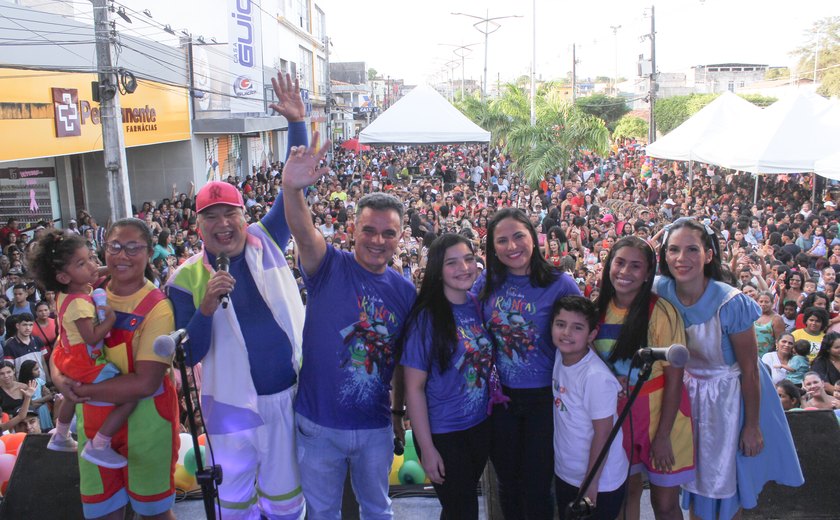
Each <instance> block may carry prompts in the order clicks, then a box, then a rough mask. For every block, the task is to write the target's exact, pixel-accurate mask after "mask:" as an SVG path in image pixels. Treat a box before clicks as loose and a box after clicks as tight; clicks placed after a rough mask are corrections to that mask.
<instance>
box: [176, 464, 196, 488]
mask: <svg viewBox="0 0 840 520" xmlns="http://www.w3.org/2000/svg"><path fill="white" fill-rule="evenodd" d="M175 487H176V488H178V489H183V490H184V491H193V490H195V489H198V487H199V486H198V482H196V480H195V475H193V474H192V473H189V472H188V471H187V468H185V467H184V466H181V465H180V464H179V465H177V466H176V467H175Z"/></svg>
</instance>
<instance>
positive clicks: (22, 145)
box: [0, 68, 190, 161]
mask: <svg viewBox="0 0 840 520" xmlns="http://www.w3.org/2000/svg"><path fill="white" fill-rule="evenodd" d="M95 80H96V75H95V74H81V73H65V72H50V71H27V70H17V69H3V68H0V136H3V138H2V139H0V161H12V160H21V159H31V158H36V157H53V156H58V155H68V154H76V153H84V152H92V151H97V150H102V126H101V125H100V124H98V121H97V118H96V117H93V115H94V114H95V113H96V112H98V110H99V103H95V102H93V101H92V100H91V82H92V81H95ZM53 88H63V89H77V91H78V115H79V118H80V122H81V124H80V128H81V135H79V136H68V137H56V122H55V118H54V114H55V109H54V104H53V98H52V89H53ZM120 102H121V105H122V109H123V110H125V109H128V108H130V109H138V110H142V109H146V108H147V106H148V109H149V111H151V109H154V111H155V115H154V121H150V120H149V119H150V117H148V116H147V117H146V119H147V120H146V121H145V122H142V123H139V122H138V123H135V122H128V121H125V120H124V121H123V132H124V135H125V145H126V147H131V146H140V145H145V144H155V143H165V142H170V141H183V140H187V139H189V138H190V117H189V105H188V102H189V98H188V95H187V91H186V89H181V88H176V87H171V86H169V85H163V84H160V83H154V82H150V81H138V85H137V90H136V91H135V92H134V93H133V94H129V95H125V96H121V98H120ZM147 113H148V112H147Z"/></svg>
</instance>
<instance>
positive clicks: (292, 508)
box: [208, 387, 306, 520]
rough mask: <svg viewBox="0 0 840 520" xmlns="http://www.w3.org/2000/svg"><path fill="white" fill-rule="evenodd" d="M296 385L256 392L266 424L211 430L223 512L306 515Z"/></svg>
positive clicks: (283, 517) (255, 516)
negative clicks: (272, 391) (297, 445)
mask: <svg viewBox="0 0 840 520" xmlns="http://www.w3.org/2000/svg"><path fill="white" fill-rule="evenodd" d="M296 388H297V387H291V388H289V389H287V390H285V391H283V392H280V393H277V394H273V395H265V396H263V395H261V396H259V397H258V400H259V401H258V406H259V412H260V416H261V417H262V419H263V421H264V423H265V424H263V425H262V426H259V427H257V428H255V429H251V430H244V431H239V432H235V433H228V434H215V435H211V436H210V442H211V443H212V445H213V451H214V454H215V457H216V459H215V460H216V464H220V465H221V466H222V475H223V478H222V484H221V486H219V499H220V501H221V504H222V517H223V518H226V519H236V520H240V519H241V520H259V518H260V515H261V514H262V515H263V516H265V517H266V518H269V519H271V520H298V519H302V518H303V517H304V513H305V509H306V508H305V506H304V500H303V493H302V492H301V487H300V472H299V471H298V465H297V456H296V448H295V425H294V411H293V410H292V403H293V401H294V398H295V391H296ZM208 458H209V453H208Z"/></svg>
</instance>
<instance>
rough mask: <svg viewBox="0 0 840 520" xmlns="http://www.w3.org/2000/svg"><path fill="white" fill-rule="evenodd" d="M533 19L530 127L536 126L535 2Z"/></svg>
mask: <svg viewBox="0 0 840 520" xmlns="http://www.w3.org/2000/svg"><path fill="white" fill-rule="evenodd" d="M531 5H532V8H533V12H532V15H533V19H532V23H533V25H532V27H531V37H532V42H531V45H532V48H531V126H536V125H537V109H536V102H537V0H532V2H531Z"/></svg>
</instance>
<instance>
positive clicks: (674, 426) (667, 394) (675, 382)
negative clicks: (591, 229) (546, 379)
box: [595, 236, 694, 519]
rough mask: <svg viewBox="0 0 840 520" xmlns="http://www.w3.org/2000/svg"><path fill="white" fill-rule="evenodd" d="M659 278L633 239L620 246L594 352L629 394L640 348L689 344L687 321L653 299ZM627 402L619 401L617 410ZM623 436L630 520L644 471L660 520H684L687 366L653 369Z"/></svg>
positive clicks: (604, 293) (609, 270)
mask: <svg viewBox="0 0 840 520" xmlns="http://www.w3.org/2000/svg"><path fill="white" fill-rule="evenodd" d="M655 274H656V254H655V253H654V251H653V249H652V248H651V247H650V246H649V245H648V244H647V242H645V241H644V240H642V239H640V238H638V237H635V236H626V237H623V238H621V239H620V240H619V241H618V242H616V244H615V246H613V248H612V249H611V250H610V252H609V255H608V256H607V260H606V263H605V265H604V276H603V278H602V280H601V295H600V297H599V298H598V311H599V314H600V317H601V318H600V327H599V330H598V336H597V337H596V339H595V348H596V350H597V351H598V353H599V354H600V355H601V357H602V358H603V359H604V361H606V362H607V365H608V366H610V368H611V369H612V370H613V373H615V374H616V376H617V377H618V378H619V380H620V381H622V382H623V383H624V384H625V385H627V386H626V392H627V394H629V393H630V392H631V391H632V388H633V387H634V386H635V385H636V384H637V378H638V375H639V372H638V369H637V368H631V363H632V361H633V356H634V355H635V354H636V352H637V351H638V350H639V349H641V348H645V347H658V348H663V347H669V346H671V345H673V344H681V345H684V344H685V327H684V325H683V320H682V318H681V317H680V315H679V314H678V313H677V311H676V310H675V309H674V307H673V305H671V304H670V303H668V302H667V301H665V300H663V299H661V298H658V297H657V296H656V295H654V294H653V293H652V288H653V280H654V275H655ZM625 403H626V399H620V400H619V409H621V408H623V407H624V405H625ZM622 432H623V434H624V436H623V437H624V447H625V449H626V451H627V453H628V457H629V458H630V464H631V470H630V479H629V481H628V492H627V500H626V502H625V512H626V513H627V518H631V519H638V518H639V514H640V513H639V500H640V499H641V496H642V473H645V474H646V475H647V477H648V480H649V481H650V491H651V505H652V506H653V510H654V513H655V515H656V518H657V519H680V518H682V512H681V511H680V506H679V494H680V485H681V484H685V483H687V482H690V481H692V480H694V445H693V435H692V426H691V410H690V405H689V401H688V394H687V393H686V391H685V387H684V386H683V369H682V368H676V367H673V366H671V365H669V364H668V363H666V362H663V361H657V362H656V363H654V365H653V372H652V374H651V377H650V379H649V380H648V381H646V382H644V384H643V386H642V390H641V393H640V394H639V397H638V398H637V400H636V401H635V402H634V403H633V407H632V411H631V415H630V417H629V419H628V421H627V422H625V423H624V425H623V428H622Z"/></svg>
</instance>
